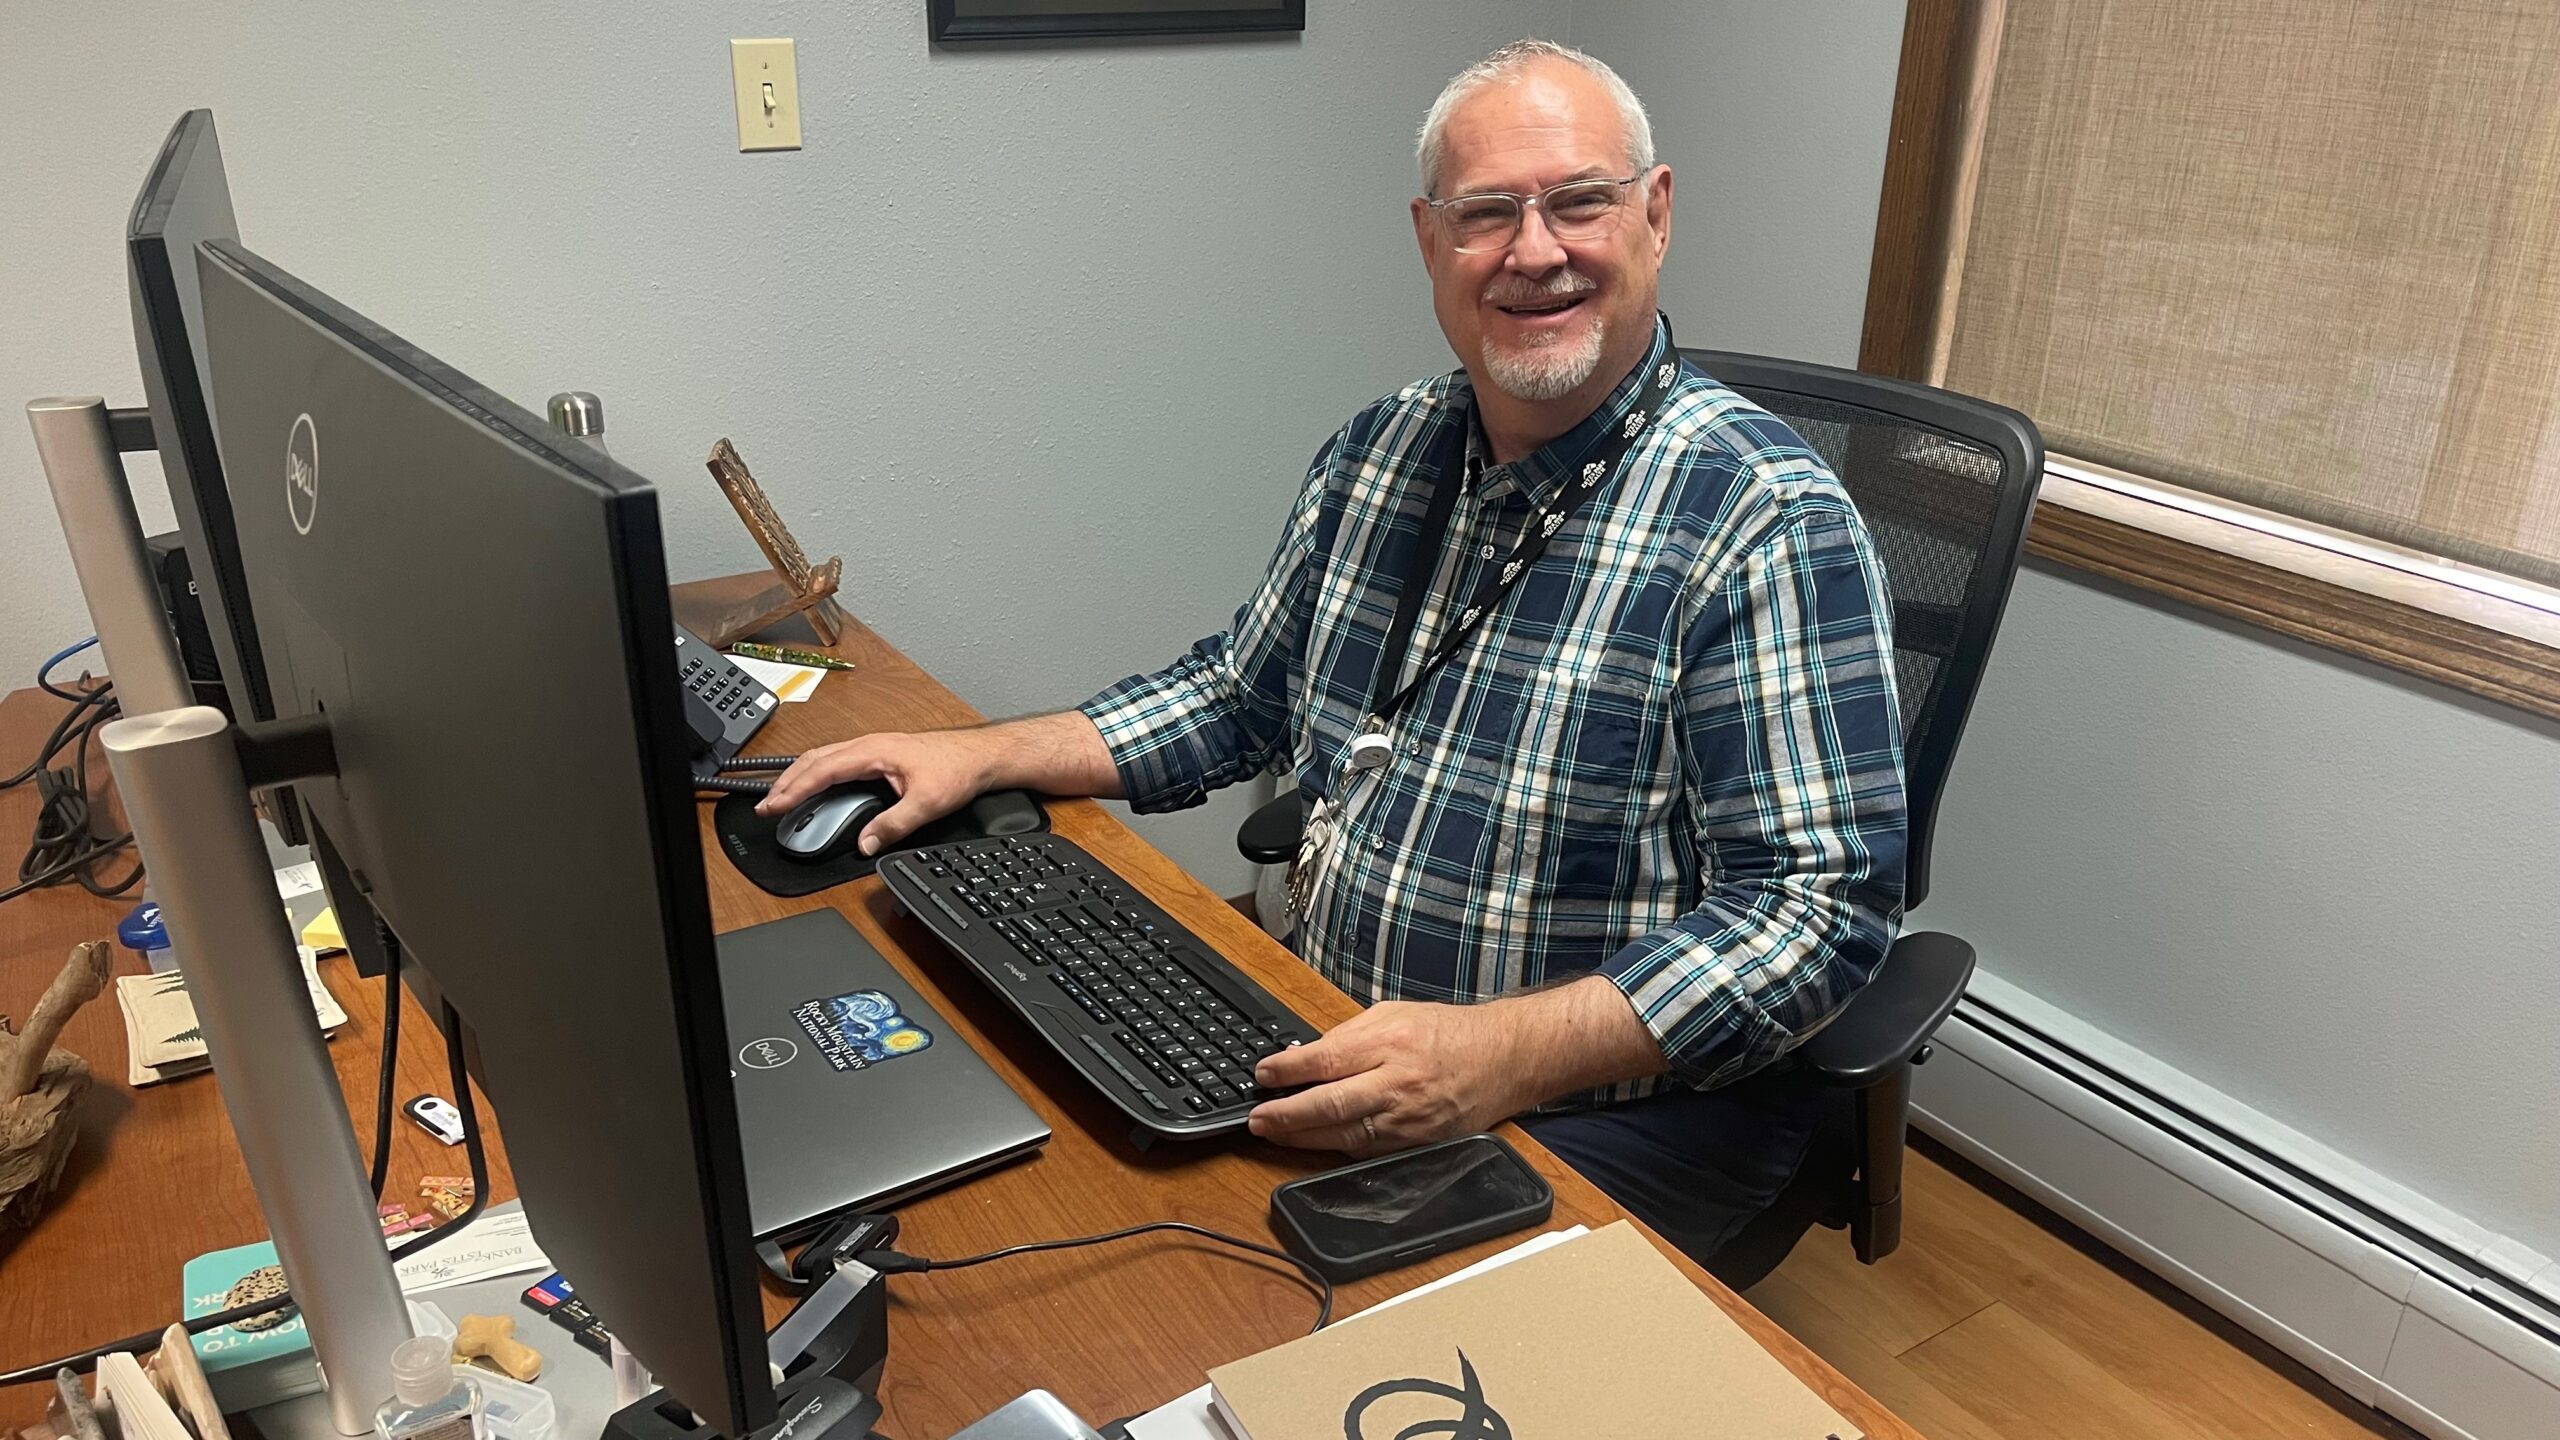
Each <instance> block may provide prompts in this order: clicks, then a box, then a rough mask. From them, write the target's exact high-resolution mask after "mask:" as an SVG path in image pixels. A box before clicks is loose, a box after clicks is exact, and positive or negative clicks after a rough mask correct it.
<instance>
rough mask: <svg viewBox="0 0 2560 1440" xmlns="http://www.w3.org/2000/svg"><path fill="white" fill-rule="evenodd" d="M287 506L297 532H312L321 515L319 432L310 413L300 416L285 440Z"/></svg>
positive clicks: (296, 418)
mask: <svg viewBox="0 0 2560 1440" xmlns="http://www.w3.org/2000/svg"><path fill="white" fill-rule="evenodd" d="M284 505H285V510H286V512H287V513H288V514H290V515H292V516H293V530H294V533H295V534H297V535H308V534H310V533H311V522H312V521H313V520H314V519H316V518H318V516H319V514H320V431H319V428H318V427H317V426H314V425H313V424H312V423H311V417H310V416H309V415H308V414H303V415H297V416H295V417H294V420H293V431H292V433H291V434H288V435H287V436H286V437H285V441H284Z"/></svg>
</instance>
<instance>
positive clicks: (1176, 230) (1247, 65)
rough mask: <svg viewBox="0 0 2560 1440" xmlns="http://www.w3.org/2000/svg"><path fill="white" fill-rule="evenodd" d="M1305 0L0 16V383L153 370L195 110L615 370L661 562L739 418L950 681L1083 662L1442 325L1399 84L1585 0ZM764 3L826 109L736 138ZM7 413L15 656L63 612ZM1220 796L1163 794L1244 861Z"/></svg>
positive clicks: (1409, 368)
mask: <svg viewBox="0 0 2560 1440" xmlns="http://www.w3.org/2000/svg"><path fill="white" fill-rule="evenodd" d="M1315 9H1316V12H1317V13H1316V16H1315V19H1314V21H1313V23H1312V24H1311V25H1310V27H1309V28H1308V30H1307V32H1306V34H1305V35H1304V36H1303V37H1302V38H1300V37H1292V38H1287V39H1278V40H1257V41H1250V42H1235V43H1180V44H1144V45H1125V46H1114V47H1102V48H1079V49H1071V50H1060V51H1040V50H1011V51H993V52H990V51H976V52H957V53H929V52H928V49H927V46H926V43H925V35H924V5H923V3H922V0H840V3H835V4H830V5H824V6H783V5H771V4H754V5H732V6H720V7H704V6H699V5H685V4H675V3H668V0H649V3H643V4H634V5H625V6H617V7H613V8H612V11H611V18H610V19H606V18H604V12H600V11H598V10H597V9H596V7H594V6H571V5H563V4H508V5H503V6H501V5H496V4H482V5H468V6H466V5H444V6H398V7H395V6H361V7H358V6H347V5H342V4H324V3H317V0H311V3H264V4H258V5H253V6H247V5H224V6H205V5H181V4H172V3H149V4H141V3H137V4H119V5H84V6H49V7H42V8H41V14H40V15H39V14H38V13H37V12H36V11H28V12H27V13H25V14H23V15H21V16H19V17H18V18H17V19H15V20H14V21H13V22H12V24H11V27H10V38H9V43H8V44H7V45H6V46H5V47H0V136H5V137H7V138H6V140H5V142H0V165H5V167H6V169H5V174H6V176H7V200H8V203H7V204H6V205H0V397H5V398H6V401H7V405H8V409H9V410H10V411H11V412H12V413H13V414H14V412H15V411H16V409H17V406H18V404H19V403H20V402H21V401H22V400H24V399H25V398H28V397H32V396H34V395H38V394H56V393H65V392H72V393H77V392H102V393H104V394H106V395H108V396H109V397H110V398H111V399H113V400H115V401H117V402H120V403H128V404H139V403H140V396H141V387H140V380H139V377H138V376H137V374H136V370H135V363H134V358H133V344H132V338H131V330H130V322H129V319H128V316H127V309H126V300H125V282H124V273H123V262H122V258H121V249H120V244H119V241H120V237H121V234H122V227H123V223H124V220H125V213H126V210H127V207H128V206H129V205H130V204H131V202H132V198H133V192H134V189H135V187H136V185H137V184H138V183H139V182H140V180H141V177H142V173H143V170H144V168H145V166H146V165H147V163H148V162H149V160H150V158H151V156H152V154H153V152H154V150H155V149H156V147H157V144H158V142H159V139H160V137H161V135H162V134H163V133H165V131H166V129H167V127H168V124H169V122H170V121H171V120H172V119H173V118H175V116H176V115H177V114H178V112H179V111H180V110H182V109H184V108H186V107H188V106H192V105H209V106H211V107H213V109H214V111H215V113H216V116H217V118H218V122H219V124H220V127H221V132H222V140H223V146H224V150H225V153H226V155H227V157H228V159H229V162H230V173H231V180H232V187H233V199H234V201H235V203H236V204H237V206H238V209H239V214H240V221H241V226H242V233H243V235H244V237H245V238H246V240H247V242H248V243H249V244H250V246H251V247H252V248H255V249H257V250H260V251H261V252H263V253H265V254H266V255H268V256H269V257H270V258H272V259H275V260H277V261H279V262H281V263H283V264H284V265H286V266H287V267H289V268H291V269H293V270H295V271H297V272H298V273H300V274H302V275H303V276H304V277H306V278H308V279H310V280H312V281H314V282H315V283H317V284H319V285H320V286H321V287H322V288H324V289H326V290H328V291H330V292H332V293H334V294H337V295H338V296H340V297H341V298H343V299H345V300H347V301H349V302H351V303H353V304H355V305H356V306H357V307H358V308H360V309H362V310H364V311H365V312H367V313H368V314H370V315H372V316H373V317H374V318H376V319H378V320H380V321H382V322H383V323H385V324H387V325H390V326H391V327H392V328H394V329H396V330H399V331H401V332H402V333H404V334H406V335H407V336H408V337H410V338H411V339H413V340H415V341H416V342H418V343H419V344H421V345H424V346H426V347H427V348H428V349H429V350H431V351H433V352H435V353H436V354H438V355H439V356H441V357H442V358H444V359H446V360H448V361H450V362H452V363H453V364H455V365H457V366H459V367H460V368H461V369H462V370H464V371H465V372H466V373H468V374H471V375H473V376H475V377H476V378H478V379H480V380H482V381H484V382H486V383H488V384H490V385H492V386H494V387H495V388H497V389H498V390H500V391H502V392H504V393H506V394H508V395H511V396H514V397H515V398H516V399H518V400H519V401H522V402H526V403H528V404H530V405H532V406H534V407H536V408H538V407H539V405H540V403H541V401H542V399H543V397H544V396H546V395H548V394H550V393H551V392H552V391H554V390H559V389H565V388H570V387H572V386H576V387H582V388H586V389H592V390H595V391H597V392H599V393H600V394H602V395H603V396H604V398H605V401H606V404H607V407H608V412H609V418H610V422H611V424H610V434H611V439H612V442H613V448H614V453H615V454H616V456H617V457H618V458H620V459H622V460H623V461H625V462H626V463H628V464H630V465H632V466H634V467H635V468H637V469H638V470H639V471H640V472H641V473H643V474H646V475H650V476H652V477H655V478H656V479H657V480H658V481H659V482H660V484H661V485H663V486H664V487H665V490H666V499H665V515H666V524H667V530H668V534H669V544H670V550H671V561H672V568H673V570H674V572H675V573H676V575H677V576H678V577H679V578H682V577H686V576H694V575H709V574H718V573H723V572H726V571H731V570H737V569H742V568H746V567H747V566H749V565H751V564H752V563H754V561H755V552H754V550H753V548H752V546H751V545H750V544H749V542H748V541H747V539H746V537H745V535H744V534H743V533H742V532H741V531H740V530H739V528H738V525H737V522H736V520H735V518H734V517H733V516H732V515H731V514H730V513H729V511H728V508H727V506H726V505H725V504H724V503H723V502H722V501H721V499H720V498H719V495H718V494H717V492H716V491H715V490H714V489H713V487H712V485H711V483H710V480H709V477H708V476H706V475H705V474H704V473H703V471H702V457H703V455H704V453H705V452H706V451H708V450H709V448H710V445H711V442H712V441H713V440H714V439H716V438H717V437H719V436H722V435H727V436H730V437H732V438H734V439H735V440H736V441H737V443H738V446H739V448H740V450H741V451H742V452H743V453H744V454H745V456H746V457H747V460H748V462H749V464H750V465H752V466H753V467H754V469H755V471H756V473H757V474H758V475H759V476H760V477H762V478H763V479H764V481H765V482H766V485H767V487H768V489H769V490H770V492H771V493H772V495H773V496H774V498H775V501H776V503H777V505H778V506H779V507H780V508H781V509H782V511H783V513H784V515H785V516H786V517H787V518H788V519H790V521H791V522H792V524H793V527H794V529H796V530H797V531H798V533H799V535H800V537H801V539H802V540H803V542H804V543H805V544H806V545H807V546H808V548H809V549H810V550H812V551H813V552H816V553H818V554H822V555H823V554H832V553H837V552H841V553H843V554H844V556H845V558H846V592H847V598H848V600H849V601H850V603H851V605H852V607H853V608H854V610H855V611H857V612H858V613H859V614H861V615H862V616H863V617H864V618H865V619H867V620H869V621H871V622H872V623H874V624H875V625H877V626H878V627H879V628H880V629H881V630H882V631H883V632H884V633H885V634H887V635H888V636H889V637H890V638H891V639H892V640H894V641H896V642H897V643H898V644H900V645H901V646H903V647H905V648H906V649H907V650H908V652H909V653H910V654H912V655H914V656H915V658H916V659H917V660H919V661H921V662H922V663H923V664H924V665H926V666H927V667H928V668H930V669H932V670H933V671H934V672H935V673H936V674H938V675H940V676H941V677H943V678H944V679H945V680H946V681H948V682H949V683H950V684H951V685H952V686H953V688H955V689H956V690H958V691H959V692H960V693H961V694H962V695H963V696H965V697H967V698H968V699H969V700H970V701H972V702H973V703H975V704H976V705H977V706H979V707H980V708H981V709H983V710H986V711H988V712H990V713H995V714H1005V713H1012V712H1020V711H1027V710H1032V709H1037V708H1049V707H1054V706H1057V705H1060V704H1064V703H1070V702H1073V701H1075V700H1079V699H1081V698H1083V697H1084V696H1085V695H1086V694H1088V693H1090V692H1091V691H1093V690H1095V689H1098V688H1100V687H1101V686H1102V685H1103V684H1105V683H1107V682H1109V681H1111V680H1114V679H1117V678H1118V677H1119V676H1121V675H1124V674H1127V673H1129V672H1132V671H1136V670H1141V669H1151V668H1153V667H1154V666H1156V665H1159V664H1162V663H1164V662H1165V661H1166V660H1169V659H1170V658H1172V656H1173V655H1174V654H1176V653H1177V652H1178V651H1179V650H1180V648H1181V647H1183V646H1184V645H1187V644H1188V643H1189V642H1190V641H1192V640H1193V639H1195V638H1197V637H1198V636H1200V635H1202V634H1205V633H1207V632H1209V631H1211V630H1214V629H1216V628H1217V627H1218V626H1220V625H1221V624H1222V623H1224V620H1225V617H1226V616H1227V615H1228V614H1229V613H1231V612H1232V610H1233V608H1234V606H1235V604H1236V603H1237V602H1238V601H1239V600H1240V599H1242V598H1243V594H1244V591H1245V589H1246V587H1247V585H1248V584H1249V583H1250V581H1251V578H1252V577H1253V576H1254V575H1255V574H1256V573H1258V571H1259V568H1260V566H1261V565H1262V563H1263V561H1264V560H1265V558H1266V557H1267V556H1268V554H1269V552H1270V547H1271V545H1272V543H1273V541H1274V540H1275V539H1276V537H1277V535H1278V531H1279V525H1280V522H1281V519H1282V517H1283V516H1284V515H1285V514H1286V511H1287V507H1288V503H1289V499H1290V496H1291V494H1292V493H1293V490H1294V488H1295V486H1296V483H1297V480H1298V478H1299V476H1300V475H1301V474H1302V473H1303V471H1304V467H1305V465H1306V462H1307V459H1308V457H1309V456H1311V455H1312V454H1313V453H1314V452H1315V449H1316V447H1317V445H1318V444H1319V443H1320V442H1321V441H1322V440H1323V438H1324V437H1325V435H1326V434H1327V433H1329V432H1330V431H1331V430H1332V429H1333V428H1334V427H1335V426H1337V425H1339V424H1340V423H1341V422H1342V421H1343V420H1344V419H1346V418H1347V417H1348V416H1349V415H1350V413H1351V412H1352V411H1353V410H1355V409H1356V408H1358V407H1359V406H1360V405H1362V404H1364V403H1365V402H1367V401H1368V400H1370V399H1372V398H1374V397H1375V396H1377V395H1379V394H1381V393H1383V392H1385V391H1387V390H1390V389H1392V388H1394V387H1395V386H1397V385H1400V384H1402V383H1403V382H1405V381H1406V380H1409V379H1411V378H1413V377H1414V376H1416V375H1420V374H1423V373H1426V372H1429V371H1432V370H1437V369H1445V368H1446V367H1447V366H1448V364H1449V363H1450V362H1449V355H1448V351H1447V348H1446V346H1445V345H1444V344H1443V343H1442V342H1441V340H1440V338H1439V334H1438V331H1437V329H1436V328H1435V327H1434V325H1433V323H1432V318H1431V311H1430V307H1429V303H1428V298H1427V295H1426V293H1425V290H1424V287H1423V284H1422V277H1421V272H1420V266H1419V263H1418V261H1417V260H1416V259H1415V258H1414V255H1413V250H1412V244H1413V242H1412V239H1411V232H1410V229H1409V227H1408V224H1407V221H1406V219H1405V209H1404V202H1405V200H1406V198H1407V197H1409V196H1410V195H1411V194H1412V193H1413V181H1412V178H1411V173H1412V172H1411V161H1410V136H1411V132H1412V127H1413V125H1414V123H1415V121H1416V120H1417V119H1418V118H1419V116H1420V114H1421V112H1422V110H1423V108H1424V106H1425V105H1427V104H1428V103H1429V101H1430V99H1431V96H1432V95H1433V93H1434V92H1435V91H1436V90H1437V89H1438V87H1439V85H1440V83H1441V81H1442V80H1443V79H1445V78H1446V77H1447V76H1448V75H1449V74H1450V73H1451V72H1453V71H1455V70H1456V69H1457V68H1458V67H1459V66H1461V65H1463V64H1465V63H1467V62H1468V61H1470V60H1473V59H1475V58H1476V57H1477V56H1479V55H1481V54H1483V53H1484V52H1485V51H1487V50H1489V49H1491V48H1492V47H1493V46H1495V45H1497V44H1499V43H1501V42H1502V41H1504V40H1507V39H1510V38H1513V37H1515V36H1517V35H1519V34H1521V33H1524V32H1531V31H1535V32H1539V33H1545V34H1559V33H1562V32H1563V31H1564V30H1565V28H1566V19H1567V15H1568V11H1569V9H1570V5H1569V3H1568V0H1500V3H1495V0H1469V3H1467V4H1465V5H1414V4H1388V3H1383V0H1371V3H1355V0H1323V3H1320V4H1319V5H1318V6H1316V7H1315ZM769 34H786V35H791V36H794V37H796V38H797V39H798V41H799V46H800V84H801V94H802V97H803V108H804V110H805V112H806V116H807V122H806V131H807V136H806V138H807V144H808V148H807V149H806V150H805V151H802V152H800V153H797V154H781V155H740V154H738V153H737V152H736V131H735V125H734V121H733V118H732V113H731V109H730V103H731V102H730V99H729V93H728V69H727V67H728V44H727V42H728V40H729V38H730V37H731V36H737V35H769ZM7 424H8V426H9V427H10V432H11V434H12V435H14V437H15V438H0V535H5V536H7V537H8V538H7V542H6V545H5V548H4V549H0V616H6V617H7V619H6V622H5V624H0V678H4V679H5V687H4V688H15V687H16V686H19V685H23V684H25V683H27V680H26V679H25V678H24V677H26V676H27V675H29V674H30V673H31V672H32V671H33V669H34V666H35V664H36V662H37V661H38V660H39V659H40V658H42V657H43V656H44V655H46V654H48V653H50V652H51V651H52V650H53V649H55V648H57V647H58V646H60V645H62V644H64V643H67V642H68V641H70V640H73V639H77V638H78V637H79V636H81V635H83V634H85V633H87V631H88V622H87V618H86V614H85V611H84V610H83V608H82V606H81V604H80V600H79V596H78V592H77V590H76V588H75V586H74V584H73V581H72V576H71V569H70V564H69V561H68V558H67V557H66V555H65V554H64V552H63V549H62V545H61V540H60V536H59V533H58V531H57V530H56V527H55V525H54V520H53V515H52V510H51V506H50V503H49V501H48V500H47V498H46V496H45V493H44V487H43V483H42V477H41V475H40V473H39V472H38V470H37V468H36V465H35V458H34V454H33V450H32V447H31V445H30V444H29V443H28V441H27V439H26V438H25V431H24V430H23V429H20V428H18V427H19V424H20V422H19V421H17V420H15V419H11V420H9V421H8V422H7ZM137 470H138V471H140V472H148V473H146V474H144V476H143V478H144V481H145V484H144V488H145V490H146V491H148V490H149V489H151V488H152V487H153V486H155V485H156V483H157V476H156V466H154V465H152V464H151V462H149V461H147V460H146V461H143V462H141V463H140V464H139V465H138V466H137ZM144 508H145V514H146V519H148V520H151V521H153V522H155V523H156V524H158V525H163V526H165V525H166V524H167V523H169V511H168V507H167V504H166V502H165V500H164V499H161V498H159V497H157V496H147V497H146V499H145V502H144ZM827 683H829V684H860V683H862V682H861V677H860V676H859V675H856V676H854V677H852V678H851V679H850V680H847V679H841V678H840V679H835V680H830V681H828V682H827ZM1239 818H1241V808H1240V804H1239V802H1238V801H1237V800H1236V799H1235V798H1234V797H1233V796H1230V797H1227V798H1225V799H1223V800H1222V801H1221V802H1219V803H1217V804H1214V805H1213V806H1211V807H1210V808H1209V810H1208V811H1207V813H1206V814H1205V815H1204V814H1203V813H1202V812H1192V813H1191V814H1190V815H1188V816H1184V817H1177V818H1174V819H1171V820H1167V821H1150V822H1148V833H1149V835H1150V837H1151V838H1153V839H1154V840H1155V841H1156V842H1157V843H1158V844H1159V845H1162V846H1164V847H1165V848H1167V849H1168V850H1171V851H1172V852H1173V853H1174V854H1175V855H1176V856H1177V858H1179V859H1181V860H1183V861H1184V862H1185V863H1187V864H1189V865H1190V866H1192V867H1193V868H1194V870H1195V871H1197V872H1198V873H1200V874H1201V875H1202V876H1203V877H1204V878H1206V879H1208V880H1209V881H1210V882H1211V883H1213V884H1216V885H1218V886H1219V887H1220V888H1222V889H1224V890H1227V891H1229V892H1232V891H1235V890H1239V889H1242V888H1244V884H1245V876H1244V871H1243V866H1242V862H1241V861H1239V860H1238V859H1237V858H1236V857H1235V853H1234V848H1233V843H1232V839H1231V836H1232V832H1233V826H1234V823H1235V821H1236V820H1237V819H1239Z"/></svg>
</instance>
